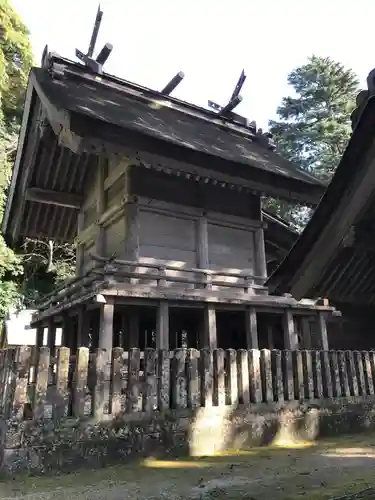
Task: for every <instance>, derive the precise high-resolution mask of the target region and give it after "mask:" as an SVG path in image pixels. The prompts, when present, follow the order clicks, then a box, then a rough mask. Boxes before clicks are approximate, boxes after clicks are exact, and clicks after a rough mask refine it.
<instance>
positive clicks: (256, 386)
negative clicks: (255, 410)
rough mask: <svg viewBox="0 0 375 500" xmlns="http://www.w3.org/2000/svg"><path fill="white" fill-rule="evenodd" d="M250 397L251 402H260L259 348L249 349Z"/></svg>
mask: <svg viewBox="0 0 375 500" xmlns="http://www.w3.org/2000/svg"><path fill="white" fill-rule="evenodd" d="M249 376H250V398H251V402H252V403H261V402H262V379H261V372H260V352H259V349H250V351H249Z"/></svg>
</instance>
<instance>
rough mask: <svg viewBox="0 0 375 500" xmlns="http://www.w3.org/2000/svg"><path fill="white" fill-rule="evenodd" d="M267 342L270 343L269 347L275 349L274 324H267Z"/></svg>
mask: <svg viewBox="0 0 375 500" xmlns="http://www.w3.org/2000/svg"><path fill="white" fill-rule="evenodd" d="M267 344H268V349H271V350H272V349H274V348H275V347H274V345H273V328H272V325H267Z"/></svg>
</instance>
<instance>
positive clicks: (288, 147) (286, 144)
mask: <svg viewBox="0 0 375 500" xmlns="http://www.w3.org/2000/svg"><path fill="white" fill-rule="evenodd" d="M288 83H289V85H290V86H291V87H292V88H293V90H294V92H295V95H294V96H293V97H292V96H288V97H284V98H283V99H282V102H281V105H280V106H279V107H278V108H277V114H278V117H279V121H273V120H271V121H270V122H269V127H270V132H271V133H272V134H273V135H274V137H275V140H276V143H277V146H278V151H279V152H280V154H282V155H283V156H284V157H286V158H288V159H289V160H291V161H293V162H295V163H296V164H297V165H299V166H300V167H301V168H302V169H304V170H306V171H308V172H309V173H311V174H313V175H315V176H317V177H318V178H320V179H322V180H325V181H329V180H330V178H331V177H332V175H333V173H334V170H335V168H336V166H337V165H338V163H339V160H340V158H341V155H342V154H343V152H344V150H345V147H346V144H347V142H348V139H349V137H350V133H351V123H350V113H351V111H352V110H353V109H354V107H355V97H356V95H357V93H358V85H359V82H358V79H357V76H356V75H355V74H354V72H353V71H352V70H351V69H346V68H345V67H344V66H343V65H342V64H340V63H339V62H336V61H333V60H332V59H331V58H329V57H318V56H312V57H310V58H309V59H308V61H307V63H306V64H304V65H303V66H300V67H299V68H296V69H294V70H293V71H292V72H291V73H290V74H289V75H288ZM270 206H271V209H273V210H274V211H275V210H276V211H278V212H279V215H282V216H283V215H284V216H285V215H286V216H287V217H289V218H291V219H293V220H294V222H296V221H295V218H296V216H297V215H298V214H299V216H301V210H300V209H297V211H296V210H293V209H291V207H290V205H284V206H281V205H280V204H279V203H277V202H276V201H275V200H274V201H273V202H271V203H270ZM304 212H305V214H304V216H303V217H302V219H301V220H300V221H299V222H298V223H299V224H300V223H303V220H304V219H306V214H307V211H306V210H305V211H304Z"/></svg>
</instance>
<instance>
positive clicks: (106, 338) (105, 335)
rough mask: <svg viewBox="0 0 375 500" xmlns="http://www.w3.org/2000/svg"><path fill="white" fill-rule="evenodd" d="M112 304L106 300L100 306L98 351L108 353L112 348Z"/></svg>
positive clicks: (109, 300)
mask: <svg viewBox="0 0 375 500" xmlns="http://www.w3.org/2000/svg"><path fill="white" fill-rule="evenodd" d="M114 309H115V307H114V303H113V301H112V300H111V299H109V298H107V302H106V303H105V304H101V306H100V328H99V343H98V345H99V349H107V351H109V350H110V349H112V347H113V315H114Z"/></svg>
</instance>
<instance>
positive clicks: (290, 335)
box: [283, 309, 298, 351]
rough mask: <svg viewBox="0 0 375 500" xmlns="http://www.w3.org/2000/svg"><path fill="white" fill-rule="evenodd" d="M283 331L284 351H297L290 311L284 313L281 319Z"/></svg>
mask: <svg viewBox="0 0 375 500" xmlns="http://www.w3.org/2000/svg"><path fill="white" fill-rule="evenodd" d="M283 329H284V345H285V349H287V350H291V351H295V350H297V349H298V335H297V332H296V329H295V324H294V318H293V314H292V312H291V311H289V310H288V309H286V310H285V312H284V317H283Z"/></svg>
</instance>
